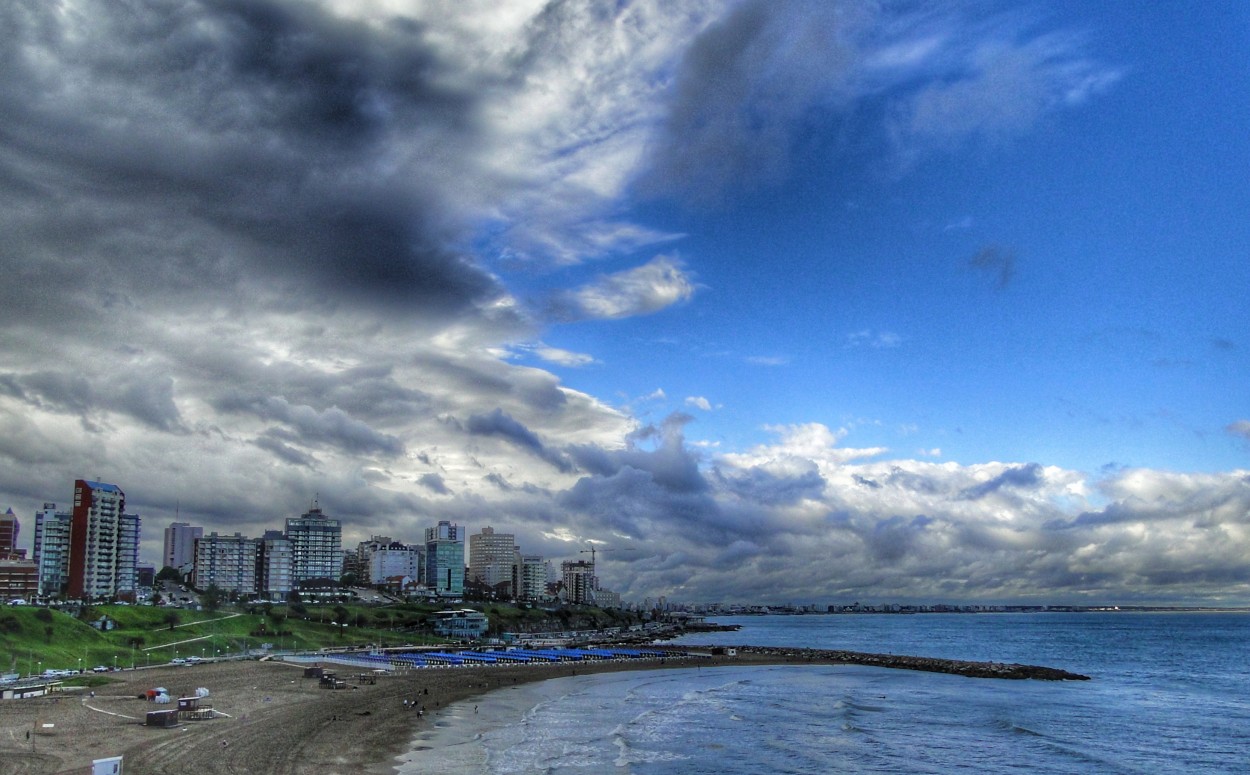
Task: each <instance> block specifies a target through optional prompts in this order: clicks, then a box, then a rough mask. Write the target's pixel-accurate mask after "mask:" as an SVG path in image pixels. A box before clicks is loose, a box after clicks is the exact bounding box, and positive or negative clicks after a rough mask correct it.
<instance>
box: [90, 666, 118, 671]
mask: <svg viewBox="0 0 1250 775" xmlns="http://www.w3.org/2000/svg"><path fill="white" fill-rule="evenodd" d="M112 669H113V668H111V667H105V666H104V665H96V666H95V667H93V668H91V672H93V673H107V672H108V671H110V670H112Z"/></svg>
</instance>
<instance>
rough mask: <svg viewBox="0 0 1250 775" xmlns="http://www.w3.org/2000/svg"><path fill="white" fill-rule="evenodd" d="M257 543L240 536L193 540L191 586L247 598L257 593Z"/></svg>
mask: <svg viewBox="0 0 1250 775" xmlns="http://www.w3.org/2000/svg"><path fill="white" fill-rule="evenodd" d="M256 548H257V547H256V542H255V541H254V540H252V539H251V538H247V537H245V536H243V535H240V534H239V533H235V534H234V535H232V536H227V535H217V533H216V532H212V533H209V534H208V535H206V536H201V537H199V538H197V539H195V573H194V584H195V586H196V587H197V588H199V589H206V588H208V587H210V586H216V587H217V588H218V589H220V590H222V591H224V592H238V593H240V594H244V595H250V594H252V593H253V592H255V591H256Z"/></svg>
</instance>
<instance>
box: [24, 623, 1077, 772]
mask: <svg viewBox="0 0 1250 775" xmlns="http://www.w3.org/2000/svg"><path fill="white" fill-rule="evenodd" d="M681 651H683V652H684V651H690V652H692V653H693V654H695V655H694V656H679V655H678V654H676V653H669V654H666V655H665V656H663V657H650V658H638V659H621V660H604V661H583V662H562V663H555V664H543V665H533V664H531V665H498V666H482V667H440V668H430V667H427V668H420V669H412V670H405V671H400V672H394V673H388V674H381V675H377V677H376V680H375V681H371V680H369V679H368V678H367V675H368V674H366V673H361V672H360V671H359V669H357V668H349V667H345V666H342V665H335V664H334V663H333V661H331V660H329V659H327V660H326V661H325V662H324V663H322V664H323V665H324V666H325V667H327V668H330V669H334V670H336V672H337V675H338V677H339V678H340V679H343V680H344V681H345V683H346V685H347V688H343V689H327V688H322V687H321V686H320V682H319V681H318V680H317V679H316V678H306V677H305V675H304V667H306V665H305V664H302V663H285V662H281V661H277V660H270V661H233V662H220V663H208V664H200V665H195V666H163V667H160V668H151V669H141V670H135V671H129V670H128V671H122V672H118V673H109V674H108V675H109V676H110V677H112V678H114V679H116V682H115V683H112V684H109V685H108V686H106V687H100V688H98V689H96V691H95V693H94V696H90V693H89V692H88V691H86V690H83V691H64V692H58V693H55V694H54V695H52V696H47V697H37V698H27V699H21V700H6V701H3V702H2V703H0V775H55V774H56V773H63V772H85V771H87V770H88V769H89V767H90V764H91V762H92V761H93V760H95V759H101V758H106V757H110V756H123V757H124V758H123V764H124V771H125V772H126V773H127V775H146V774H147V773H153V774H156V773H170V774H171V775H172V774H173V773H182V772H185V771H187V770H188V769H192V770H194V771H196V772H197V775H219V774H220V775H225V774H226V773H238V772H266V773H279V774H282V775H314V773H315V775H333V773H344V774H346V773H361V772H365V773H369V774H370V775H393V773H395V772H396V770H397V767H398V765H399V761H398V760H399V757H400V756H401V755H403V754H405V753H406V752H407V751H409V750H410V748H411V746H412V744H413V742H414V740H416V738H417V736H418V734H419V733H420V732H421V731H422V730H428V729H429V728H431V727H432V726H433V725H434V724H435V723H436V721H437V720H438V718H439V714H440V713H441V712H442V711H443V710H444V709H446V708H447V707H448V706H449V705H452V704H453V703H456V702H460V701H463V700H468V699H471V698H473V697H476V696H480V695H483V694H485V693H487V692H491V691H494V690H497V689H501V688H504V687H508V686H516V685H519V684H523V683H529V682H533V681H544V680H547V679H550V678H557V677H565V676H573V675H586V674H591V673H607V672H618V671H625V670H631V671H636V670H661V669H674V668H693V667H708V666H720V665H736V666H739V667H741V666H749V665H778V664H848V663H850V662H848V660H847V655H848V654H852V652H825V651H810V650H805V649H751V648H742V649H739V650H737V653H736V654H731V653H729V650H726V649H710V648H707V649H702V648H692V647H683V648H682V649H681ZM858 656H861V657H870V658H872V659H873V660H874V661H873V662H871V664H874V665H875V666H880V667H903V668H907V669H934V668H935V667H938V668H940V667H943V666H944V665H955V666H956V667H959V666H962V665H982V666H984V665H986V664H988V663H959V662H953V661H950V660H930V659H926V658H917V657H893V656H889V657H884V658H887V659H889V660H891V662H889V663H882V662H881V661H880V660H881V659H883V656H882V655H858ZM861 664H862V662H861ZM917 664H923V665H925V667H917ZM1002 667H1003V666H1001V665H999V666H993V669H992V670H988V671H985V670H983V671H982V672H981V673H980V675H981V676H982V677H1011V676H1008V675H1004V674H1002V672H1001V669H1002ZM1017 667H1023V666H1017ZM1031 669H1032V670H1048V669H1047V668H1031ZM939 671H940V672H954V671H952V670H939ZM959 674H962V675H974V674H971V673H967V672H963V669H962V668H960V671H959ZM1016 677H1042V676H1036V675H1035V676H1016ZM1082 677H1083V676H1082ZM158 686H161V687H165V688H168V689H169V690H170V692H171V696H172V697H174V698H175V699H176V698H177V697H191V696H195V694H196V692H197V690H198V689H200V688H204V689H207V690H208V692H209V694H208V696H207V698H205V699H204V700H203V702H204V703H206V704H209V705H211V706H212V708H213V710H214V711H215V715H217V718H213V719H211V720H204V721H184V722H182V723H181V724H180V725H179V726H178V727H176V728H172V729H163V728H157V727H148V726H145V725H144V723H143V722H144V719H145V717H146V713H147V712H148V711H151V710H161V709H168V708H169V707H170V706H169V705H157V704H154V703H151V702H148V701H146V700H143V699H139V698H138V695H140V694H142V693H144V692H146V691H147V690H149V689H152V688H154V687H158ZM47 724H51V725H53V726H52V727H50V728H46V727H44V725H47Z"/></svg>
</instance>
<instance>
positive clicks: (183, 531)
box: [161, 522, 204, 573]
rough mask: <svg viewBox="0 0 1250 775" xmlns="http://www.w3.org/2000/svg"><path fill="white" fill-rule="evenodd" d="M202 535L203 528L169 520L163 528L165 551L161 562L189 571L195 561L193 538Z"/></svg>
mask: <svg viewBox="0 0 1250 775" xmlns="http://www.w3.org/2000/svg"><path fill="white" fill-rule="evenodd" d="M203 535H204V528H202V527H198V526H192V525H189V524H187V523H186V522H171V523H169V527H167V528H165V551H164V553H163V554H162V555H161V562H163V563H164V567H166V568H177V569H178V570H179V571H181V572H182V573H190V572H191V565H192V564H193V563H194V562H195V539H197V538H199V537H201V536H203Z"/></svg>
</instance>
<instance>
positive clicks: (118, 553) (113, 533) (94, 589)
mask: <svg viewBox="0 0 1250 775" xmlns="http://www.w3.org/2000/svg"><path fill="white" fill-rule="evenodd" d="M138 565H139V517H138V516H137V515H134V514H127V513H126V494H125V493H123V492H122V490H121V488H120V487H118V486H117V485H115V484H106V483H104V482H93V481H88V480H85V479H79V480H77V481H75V482H74V507H73V510H72V511H71V512H70V537H69V578H68V581H67V584H66V589H65V591H66V594H67V595H68V596H69V597H70V598H77V599H80V600H86V601H93V600H106V599H110V598H115V597H120V598H123V599H133V597H134V592H135V587H136V585H137V579H136V573H137V571H138Z"/></svg>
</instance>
